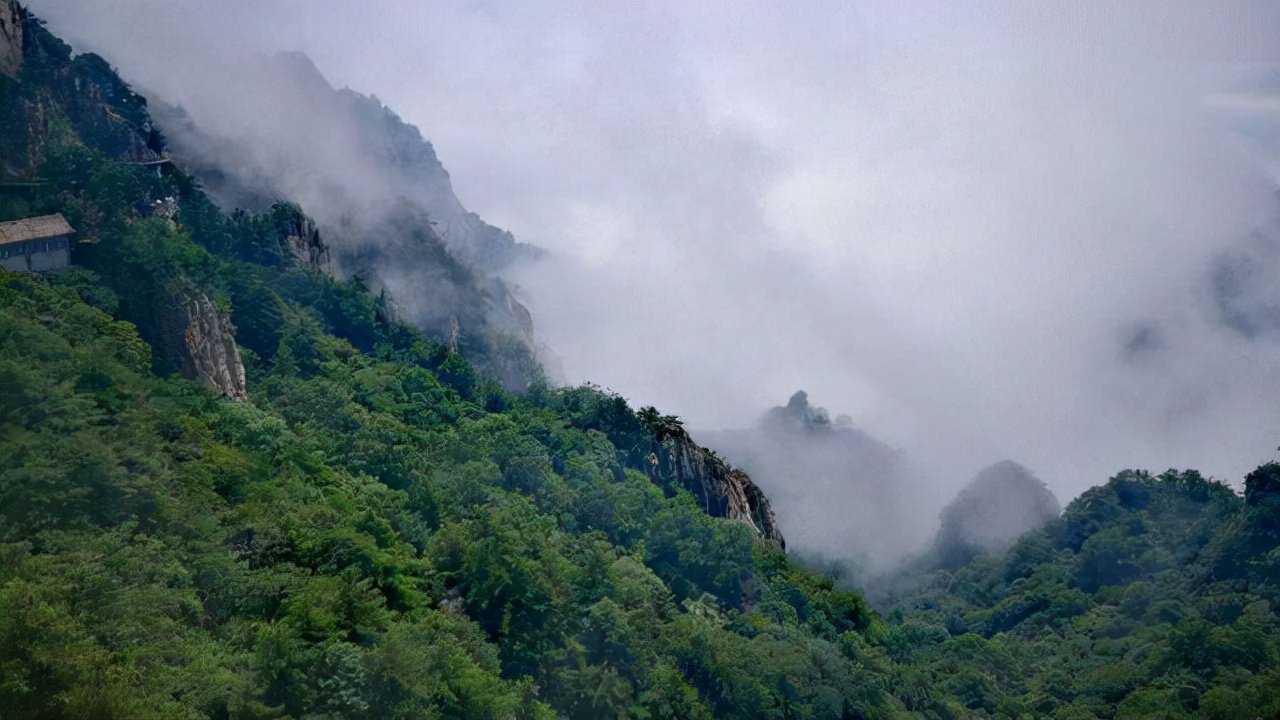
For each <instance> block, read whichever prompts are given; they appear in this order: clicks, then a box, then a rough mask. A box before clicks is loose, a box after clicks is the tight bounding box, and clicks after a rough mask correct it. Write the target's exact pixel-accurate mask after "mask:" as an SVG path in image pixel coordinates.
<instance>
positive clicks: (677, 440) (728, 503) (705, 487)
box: [648, 426, 786, 548]
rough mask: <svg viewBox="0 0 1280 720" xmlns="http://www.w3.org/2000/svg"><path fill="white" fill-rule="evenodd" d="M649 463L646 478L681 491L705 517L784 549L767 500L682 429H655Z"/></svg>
mask: <svg viewBox="0 0 1280 720" xmlns="http://www.w3.org/2000/svg"><path fill="white" fill-rule="evenodd" d="M649 460H650V463H651V466H650V469H649V472H648V474H649V477H650V478H651V479H652V480H653V481H654V482H656V483H658V484H660V485H663V484H665V485H669V486H670V485H675V486H679V487H682V488H684V489H686V490H688V491H689V492H691V493H693V496H694V497H695V498H697V499H698V503H699V504H701V505H702V507H703V509H704V510H706V511H707V514H708V515H713V516H716V517H725V518H729V519H731V520H740V521H742V522H745V523H747V524H748V525H750V526H751V527H752V529H754V530H755V532H756V534H757V535H759V536H760V537H762V538H764V539H766V540H774V541H776V542H778V543H779V544H780V545H782V547H784V548H785V547H786V541H785V540H784V539H783V537H782V531H781V530H780V529H779V528H778V519H777V518H776V517H774V514H773V508H772V507H771V506H770V505H769V498H767V497H765V494H764V493H763V492H762V491H761V490H760V488H758V487H756V484H755V483H754V482H752V481H751V478H750V477H749V476H748V475H747V474H746V473H745V472H742V471H741V470H736V469H734V468H732V467H730V466H729V464H728V463H726V462H725V461H724V460H722V459H720V457H719V456H717V455H716V454H715V452H713V451H711V450H708V449H707V448H704V447H702V446H700V445H698V444H697V443H695V442H694V441H693V439H692V438H690V437H689V435H688V433H686V432H685V431H684V429H683V428H680V427H678V426H659V427H657V428H655V430H654V438H653V442H652V452H650V454H649Z"/></svg>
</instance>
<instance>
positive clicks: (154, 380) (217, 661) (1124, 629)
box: [0, 18, 1280, 720]
mask: <svg viewBox="0 0 1280 720" xmlns="http://www.w3.org/2000/svg"><path fill="white" fill-rule="evenodd" d="M22 58H23V61H22V63H21V67H20V68H19V69H18V70H17V72H16V74H15V76H14V77H10V76H8V75H6V74H3V73H0V147H2V148H3V150H4V153H5V156H4V158H3V163H0V171H2V172H3V176H0V221H4V220H10V219H14V218H19V217H27V216H31V215H39V214H43V213H55V212H56V213H61V214H62V215H63V216H65V217H66V218H67V220H68V221H69V222H70V223H71V225H72V227H74V228H75V229H76V231H77V232H76V235H75V237H74V238H73V240H74V241H75V243H76V244H75V246H74V250H73V253H72V258H73V262H74V264H75V267H74V268H72V269H69V270H66V271H62V272H55V273H48V274H43V275H29V274H21V275H20V274H13V273H5V272H3V271H0V718H6V719H7V718H64V717H65V718H166V719H168V718H283V717H298V718H457V719H460V720H461V719H467V720H471V719H476V718H554V717H565V718H575V719H581V720H591V719H597V718H636V719H653V720H656V719H658V718H682V719H697V718H744V719H745V718H777V719H779V720H789V719H791V718H831V719H850V718H897V717H917V718H967V717H1005V718H1016V717H1058V718H1076V717H1212V718H1224V719H1225V718H1240V717H1254V716H1260V717H1267V718H1276V717H1280V698H1278V697H1277V693H1276V691H1275V688H1276V687H1277V686H1278V685H1280V670H1278V667H1280V657H1278V656H1277V641H1280V631H1277V627H1278V623H1277V618H1276V603H1277V602H1278V601H1280V598H1277V591H1278V590H1280V578H1278V577H1277V575H1278V573H1280V551H1278V550H1277V549H1276V548H1277V538H1278V536H1280V466H1277V465H1275V464H1270V465H1266V466H1263V467H1262V468H1260V469H1259V470H1258V471H1257V472H1256V473H1255V474H1254V475H1252V476H1250V479H1249V484H1248V488H1247V492H1246V495H1245V497H1244V498H1241V497H1239V496H1237V495H1235V494H1234V493H1233V492H1232V491H1231V490H1230V489H1229V488H1227V487H1226V486H1224V485H1221V484H1219V483H1216V482H1213V481H1211V480H1204V479H1202V478H1201V477H1200V476H1199V475H1198V474H1196V473H1194V472H1185V473H1168V474H1165V475H1161V476H1159V477H1153V476H1149V475H1147V474H1145V473H1134V472H1127V473H1123V474H1121V475H1120V476H1118V477H1117V478H1115V479H1113V480H1112V481H1111V482H1110V483H1108V484H1107V485H1105V486H1103V487H1100V488H1095V489H1094V490H1092V491H1090V492H1089V493H1086V494H1085V496H1083V497H1081V498H1079V499H1077V500H1075V501H1074V502H1072V503H1071V504H1070V505H1069V506H1068V507H1067V509H1066V512H1065V513H1064V515H1063V516H1062V517H1061V518H1060V519H1058V520H1055V521H1053V522H1051V523H1050V524H1049V525H1048V526H1046V527H1044V528H1042V529H1040V530H1036V531H1033V532H1032V533H1030V534H1028V535H1026V536H1024V537H1023V538H1022V539H1021V540H1020V541H1019V542H1018V543H1017V544H1016V545H1015V546H1014V547H1013V549H1012V550H1010V551H1009V552H1008V554H1007V555H1005V556H1000V557H993V556H979V557H977V558H976V559H974V560H973V561H972V562H969V563H968V564H966V565H963V566H961V567H959V568H958V569H956V570H954V571H948V570H938V571H936V572H934V573H933V574H930V575H927V577H925V578H924V580H923V581H922V582H923V584H922V585H919V586H916V587H914V588H912V589H910V590H904V591H903V593H902V595H901V596H900V599H899V609H897V610H893V611H891V612H890V613H889V614H887V615H880V614H877V613H875V612H873V611H872V610H870V609H869V608H868V607H867V605H866V604H865V602H864V601H863V599H862V596H861V595H859V594H858V593H856V592H854V591H852V590H847V589H841V588H838V587H837V586H836V583H835V582H834V581H833V580H832V579H831V578H828V577H824V576H822V575H821V574H819V573H816V572H813V571H810V570H807V569H805V568H803V567H802V566H800V565H799V564H798V563H795V562H792V561H790V560H788V558H787V556H786V555H785V553H784V551H783V548H782V543H781V535H780V534H779V533H778V528H777V527H776V525H775V524H774V523H773V519H772V514H771V512H770V511H769V508H768V503H767V500H766V499H764V498H763V496H762V495H760V493H759V491H758V490H756V489H755V486H754V485H753V484H751V482H750V480H749V479H747V478H746V477H745V476H744V475H742V474H741V473H737V472H736V471H733V470H732V469H731V468H729V467H728V466H727V465H726V464H725V463H724V462H723V461H721V460H720V459H719V458H718V457H717V456H716V455H715V454H714V453H713V452H711V451H709V450H705V449H703V448H700V447H698V446H697V445H696V444H695V443H693V441H692V440H691V439H690V438H689V437H688V435H687V434H686V433H685V432H684V430H683V428H682V427H681V424H680V422H679V420H678V419H677V418H673V417H670V416H664V415H662V414H661V413H660V412H659V411H657V410H656V409H653V408H644V409H641V410H639V411H637V410H635V409H633V408H631V407H629V406H628V405H627V402H626V401H625V399H623V398H622V397H619V396H617V395H615V394H612V393H609V392H605V391H603V390H601V389H599V388H596V387H592V386H585V387H578V388H552V387H549V386H548V385H547V384H546V383H545V382H535V383H533V384H532V385H531V386H530V387H529V388H528V389H527V390H526V391H524V392H522V393H519V394H513V393H511V392H509V391H508V390H506V389H504V388H503V386H502V385H501V384H500V383H499V382H498V381H497V380H496V379H494V378H493V377H492V375H491V374H487V373H486V370H485V368H486V367H491V365H489V364H488V363H487V361H483V360H484V358H486V357H488V356H489V355H491V354H492V353H495V352H499V351H500V348H499V347H498V345H497V343H496V339H500V338H499V337H498V336H497V335H494V336H488V337H472V338H467V337H466V336H465V335H464V336H463V337H461V338H457V337H454V338H451V337H448V336H446V335H441V336H429V335H427V334H425V333H424V332H423V331H422V330H421V329H419V328H415V327H411V326H409V325H407V324H404V323H403V322H401V321H400V320H399V319H398V318H397V316H396V314H395V312H394V310H393V308H391V307H389V305H388V303H387V301H386V299H385V298H384V297H382V296H381V295H379V294H374V293H371V292H370V291H369V290H368V288H367V287H366V286H365V284H364V283H363V282H361V281H360V280H359V279H358V278H354V279H350V280H339V279H336V278H335V277H334V276H333V275H331V274H329V273H328V272H326V271H325V268H324V266H323V263H322V262H319V261H318V258H317V254H316V253H315V252H312V250H316V249H317V248H322V247H323V238H321V237H319V236H318V234H315V233H314V232H313V231H314V230H315V228H314V224H312V223H310V221H309V218H308V216H307V214H306V208H303V207H299V206H297V205H292V204H288V203H279V204H276V205H275V206H273V207H271V208H269V209H267V210H265V211H259V212H254V211H245V210H232V211H227V210H224V209H222V208H220V207H218V206H217V205H215V204H214V203H212V202H211V201H210V200H209V199H208V197H207V196H206V195H205V194H204V192H203V191H202V189H201V186H200V183H199V180H198V178H196V177H193V176H190V175H187V174H186V173H184V172H182V171H181V170H179V169H178V168H177V167H175V166H174V165H172V164H170V163H168V162H162V161H161V160H163V159H164V158H165V155H164V152H165V151H166V149H167V148H166V147H165V144H164V138H163V134H162V129H161V128H158V127H155V125H154V123H153V122H152V120H151V118H150V116H149V114H148V113H147V109H146V108H147V103H146V100H145V99H143V98H142V97H140V96H138V95H136V94H134V93H133V92H132V91H131V90H130V89H129V88H128V86H127V85H126V84H125V83H124V82H123V81H121V80H120V79H119V78H118V77H116V76H115V74H114V72H113V71H111V69H110V66H109V64H108V63H107V62H106V61H104V60H103V59H102V58H98V57H96V56H93V55H87V54H86V55H75V54H73V53H72V52H71V49H70V48H69V47H67V46H66V45H65V44H63V43H61V41H59V40H58V39H57V38H55V37H53V36H52V35H51V34H49V33H48V32H47V31H45V30H44V29H43V28H42V27H41V26H40V25H39V24H38V23H37V22H36V21H35V20H34V19H33V18H27V19H26V20H25V22H24V23H23V47H22ZM416 232H418V233H420V234H421V236H422V237H423V239H424V241H423V247H424V248H430V249H432V252H434V253H437V254H436V255H435V256H433V257H430V258H424V262H427V261H429V262H433V263H436V264H437V265H438V266H439V267H443V268H448V269H449V272H455V273H457V274H458V277H459V278H461V280H459V282H461V283H463V284H465V283H469V282H471V281H470V280H467V279H466V278H467V277H468V273H471V272H473V271H472V270H470V269H469V268H467V267H466V266H465V265H464V264H462V263H460V262H457V261H456V260H451V259H450V256H449V255H448V252H447V250H446V249H445V247H444V244H443V243H441V242H440V241H439V239H438V238H434V239H433V238H432V236H433V231H432V230H431V227H430V225H429V224H425V223H424V224H423V225H422V226H421V227H419V228H417V229H416ZM470 286H472V287H477V286H476V285H470ZM202 299H203V300H202ZM197 320H200V321H202V322H204V321H208V322H207V323H205V324H206V325H208V326H209V327H221V328H225V333H226V337H223V336H222V335H216V337H214V338H213V341H216V343H215V344H218V347H231V348H234V350H235V352H234V353H233V354H234V355H235V356H234V357H231V356H228V355H227V354H226V353H225V352H224V353H221V354H219V353H213V355H215V356H216V357H213V358H212V360H211V362H213V363H214V364H215V365H216V366H217V368H216V369H218V370H220V371H222V372H223V374H224V375H225V376H226V377H234V375H235V371H236V368H237V367H239V368H242V371H243V373H244V388H243V390H244V392H243V394H242V395H241V394H240V393H238V392H234V391H232V390H234V389H229V388H228V387H226V386H225V383H220V382H219V381H217V379H216V378H213V379H211V375H210V373H209V372H208V361H210V360H209V358H208V357H206V355H207V353H205V350H207V349H208V348H207V347H206V345H207V344H208V343H207V342H206V341H205V340H204V339H202V337H201V336H193V335H192V333H191V332H190V328H192V327H195V326H196V325H197V324H199V323H197ZM214 320H216V321H217V322H213V321H214ZM204 326H205V325H201V327H204ZM473 354H474V357H473ZM199 358H204V359H205V361H206V362H204V364H202V362H201V361H199ZM220 377H221V376H220ZM237 397H241V398H242V399H237ZM781 530H782V532H784V533H785V530H786V528H782V529H781Z"/></svg>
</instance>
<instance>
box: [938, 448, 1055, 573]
mask: <svg viewBox="0 0 1280 720" xmlns="http://www.w3.org/2000/svg"><path fill="white" fill-rule="evenodd" d="M1060 512H1062V507H1061V505H1059V504H1058V499H1057V498H1055V497H1054V496H1053V493H1052V492H1050V491H1049V489H1048V488H1047V487H1045V485H1044V483H1043V482H1041V481H1040V480H1039V479H1038V478H1036V476H1035V475H1032V474H1031V471H1029V470H1027V469H1026V468H1025V467H1023V466H1021V465H1019V464H1018V463H1016V462H1012V461H1010V460H1003V461H1001V462H998V463H996V464H995V465H992V466H990V467H988V468H985V469H984V470H983V471H982V472H980V473H978V475H977V476H976V477H974V479H973V480H971V481H970V482H969V484H968V485H967V486H965V488H964V489H963V490H961V491H960V494H959V495H957V496H956V498H955V500H952V501H951V503H950V504H948V505H947V507H946V508H944V509H943V511H942V514H941V516H940V517H941V520H942V527H941V528H940V529H939V530H938V536H937V539H936V540H935V542H934V551H935V552H936V554H937V559H938V562H939V563H940V564H941V565H942V567H945V568H948V569H954V568H958V567H960V566H961V565H964V564H965V563H967V562H969V561H970V560H972V559H973V558H975V557H977V556H978V555H982V554H987V553H999V552H1003V551H1005V550H1007V549H1008V548H1009V546H1011V545H1012V544H1013V542H1014V541H1015V540H1017V539H1018V537H1019V536H1020V535H1022V534H1023V533H1025V532H1027V531H1029V530H1033V529H1035V528H1037V527H1039V526H1041V525H1043V524H1044V523H1046V522H1048V521H1050V520H1052V519H1054V518H1056V517H1058V514H1059V513H1060Z"/></svg>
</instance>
